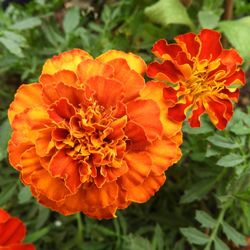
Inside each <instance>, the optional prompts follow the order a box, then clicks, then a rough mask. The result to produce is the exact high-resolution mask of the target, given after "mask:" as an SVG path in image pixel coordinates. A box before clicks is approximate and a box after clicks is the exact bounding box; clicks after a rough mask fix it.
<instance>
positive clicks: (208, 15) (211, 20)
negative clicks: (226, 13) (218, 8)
mask: <svg viewBox="0 0 250 250" xmlns="http://www.w3.org/2000/svg"><path fill="white" fill-rule="evenodd" d="M198 18H199V22H200V24H201V27H202V28H207V29H214V28H216V27H217V26H218V24H219V20H220V16H219V15H218V14H216V13H215V12H214V11H212V10H201V11H199V13H198Z"/></svg>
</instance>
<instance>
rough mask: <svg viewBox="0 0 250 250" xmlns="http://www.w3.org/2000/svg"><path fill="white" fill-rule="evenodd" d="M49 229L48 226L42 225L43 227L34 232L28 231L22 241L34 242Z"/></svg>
mask: <svg viewBox="0 0 250 250" xmlns="http://www.w3.org/2000/svg"><path fill="white" fill-rule="evenodd" d="M49 230H50V228H49V227H44V228H42V229H40V230H38V231H36V232H34V233H30V234H28V235H27V237H26V238H25V241H24V242H32V243H34V242H36V241H38V240H40V239H42V237H43V236H45V235H46V234H47V233H48V232H49Z"/></svg>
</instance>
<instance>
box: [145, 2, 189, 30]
mask: <svg viewBox="0 0 250 250" xmlns="http://www.w3.org/2000/svg"><path fill="white" fill-rule="evenodd" d="M145 15H146V16H147V17H148V18H149V19H151V21H152V22H155V23H159V24H161V25H163V26H167V25H169V24H184V25H188V26H192V25H193V24H192V21H191V20H190V18H189V16H188V14H187V11H186V8H185V7H184V6H183V5H182V4H181V2H180V1H179V0H160V1H158V2H157V3H155V4H153V5H151V6H149V7H147V8H145Z"/></svg>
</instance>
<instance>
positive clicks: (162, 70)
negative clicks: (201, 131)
mask: <svg viewBox="0 0 250 250" xmlns="http://www.w3.org/2000/svg"><path fill="white" fill-rule="evenodd" d="M174 40H175V41H176V44H168V43H167V41H166V40H159V41H157V42H156V43H155V44H154V46H153V49H152V52H153V53H154V54H155V56H156V57H157V58H159V59H160V61H161V62H160V63H159V62H152V63H151V64H150V65H149V67H148V71H147V74H148V76H149V77H152V78H154V79H156V80H159V81H167V82H170V83H172V85H171V84H170V85H166V87H165V89H164V91H163V96H164V98H165V99H166V101H167V102H169V105H171V107H170V108H169V110H168V117H169V119H171V120H172V121H176V122H182V121H184V120H185V118H186V113H187V111H188V110H191V115H190V117H189V120H188V121H189V123H190V126H191V127H199V126H200V116H201V115H202V114H203V113H205V112H206V113H207V114H208V115H209V117H210V119H211V121H212V123H213V124H214V125H215V126H216V127H217V128H218V129H221V130H222V129H224V128H225V127H226V125H227V123H228V121H229V120H230V119H231V117H232V114H233V105H232V102H231V101H234V102H237V100H238V97H239V89H238V87H239V86H240V85H244V83H245V76H244V72H243V71H242V70H241V69H240V65H241V64H242V58H241V57H240V56H239V54H238V53H237V52H236V50H234V49H229V50H227V49H223V47H222V45H221V43H220V33H218V32H216V31H214V30H208V29H203V30H201V32H200V34H199V35H195V34H193V33H187V34H184V35H179V36H177V37H175V39H174Z"/></svg>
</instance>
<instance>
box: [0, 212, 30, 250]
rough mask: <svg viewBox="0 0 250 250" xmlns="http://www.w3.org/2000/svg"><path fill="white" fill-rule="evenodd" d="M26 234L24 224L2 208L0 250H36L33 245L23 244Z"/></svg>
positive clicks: (0, 213)
mask: <svg viewBox="0 0 250 250" xmlns="http://www.w3.org/2000/svg"><path fill="white" fill-rule="evenodd" d="M25 234H26V228H25V226H24V224H23V222H22V221H21V220H20V219H18V218H15V217H11V216H10V215H9V214H8V213H7V212H6V211H4V210H3V209H1V208H0V250H35V247H34V246H33V245H32V244H25V243H22V241H23V240H24V237H25Z"/></svg>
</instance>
